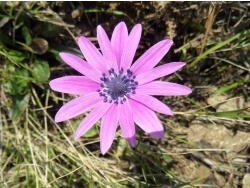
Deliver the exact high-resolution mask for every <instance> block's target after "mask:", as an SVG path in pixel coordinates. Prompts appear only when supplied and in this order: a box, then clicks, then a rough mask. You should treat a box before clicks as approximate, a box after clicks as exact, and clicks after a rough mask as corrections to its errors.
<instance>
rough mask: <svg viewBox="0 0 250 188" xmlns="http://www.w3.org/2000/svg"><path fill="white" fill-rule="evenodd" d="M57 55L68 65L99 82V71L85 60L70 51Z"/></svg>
mask: <svg viewBox="0 0 250 188" xmlns="http://www.w3.org/2000/svg"><path fill="white" fill-rule="evenodd" d="M59 55H60V57H61V58H62V59H63V61H64V62H65V63H67V64H68V65H69V66H71V67H72V68H74V69H75V70H77V71H78V72H80V73H82V74H83V75H85V76H87V77H88V78H90V79H91V80H93V81H95V82H97V83H100V77H101V72H100V71H98V70H95V69H94V68H92V66H91V65H90V64H88V63H87V62H86V61H84V60H82V59H81V58H79V57H77V56H75V55H73V54H70V53H63V52H62V53H60V54H59ZM97 75H100V77H99V76H97Z"/></svg>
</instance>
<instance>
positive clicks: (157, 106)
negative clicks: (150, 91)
mask: <svg viewBox="0 0 250 188" xmlns="http://www.w3.org/2000/svg"><path fill="white" fill-rule="evenodd" d="M130 98H132V99H133V100H135V101H137V102H140V103H142V104H144V105H145V106H147V107H148V108H150V109H151V110H154V111H156V112H159V113H162V114H166V115H173V112H172V110H171V109H170V108H169V107H168V106H167V105H165V104H164V103H163V102H161V101H159V100H157V99H156V98H154V97H151V96H149V95H144V94H134V95H130Z"/></svg>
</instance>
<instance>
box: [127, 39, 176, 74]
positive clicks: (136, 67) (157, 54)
mask: <svg viewBox="0 0 250 188" xmlns="http://www.w3.org/2000/svg"><path fill="white" fill-rule="evenodd" d="M172 44H173V41H172V40H169V39H166V40H163V41H160V42H158V43H156V44H155V45H154V46H152V47H151V48H149V49H148V50H147V51H146V52H145V53H144V54H143V55H142V56H141V57H140V58H139V59H137V60H136V62H135V63H134V64H133V65H132V67H131V71H132V72H133V73H134V74H135V75H138V74H140V73H143V72H145V71H149V70H151V69H152V68H153V67H155V65H156V64H157V63H158V62H159V61H160V60H161V59H162V58H163V57H164V55H165V54H166V53H167V52H168V51H169V49H170V47H171V46H172Z"/></svg>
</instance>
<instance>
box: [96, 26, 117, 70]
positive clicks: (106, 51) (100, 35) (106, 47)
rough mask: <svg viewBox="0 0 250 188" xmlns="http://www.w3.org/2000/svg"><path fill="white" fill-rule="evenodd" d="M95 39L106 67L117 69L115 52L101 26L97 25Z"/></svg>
mask: <svg viewBox="0 0 250 188" xmlns="http://www.w3.org/2000/svg"><path fill="white" fill-rule="evenodd" d="M97 39H98V43H99V45H100V48H101V51H102V54H103V56H104V57H105V59H106V63H107V66H108V69H111V68H113V69H114V70H115V71H116V72H117V70H118V66H117V62H116V57H115V53H114V51H113V48H112V46H111V43H110V40H109V38H108V36H107V34H106V32H105V31H104V29H103V28H102V26H100V25H99V26H97Z"/></svg>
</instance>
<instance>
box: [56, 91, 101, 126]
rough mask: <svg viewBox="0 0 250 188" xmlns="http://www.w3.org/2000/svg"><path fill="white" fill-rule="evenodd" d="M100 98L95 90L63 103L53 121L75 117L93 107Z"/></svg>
mask: <svg viewBox="0 0 250 188" xmlns="http://www.w3.org/2000/svg"><path fill="white" fill-rule="evenodd" d="M100 101H102V98H101V97H100V96H99V94H98V93H97V92H93V93H88V94H86V95H84V96H81V97H78V98H75V99H73V100H71V101H69V102H67V103H66V104H65V105H63V106H62V107H61V108H60V109H59V111H58V112H57V114H56V117H55V121H56V122H61V121H65V120H68V119H71V118H73V117H76V116H78V115H80V114H82V113H84V112H86V111H88V110H90V109H91V108H93V107H95V106H96V104H97V103H98V102H100Z"/></svg>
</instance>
